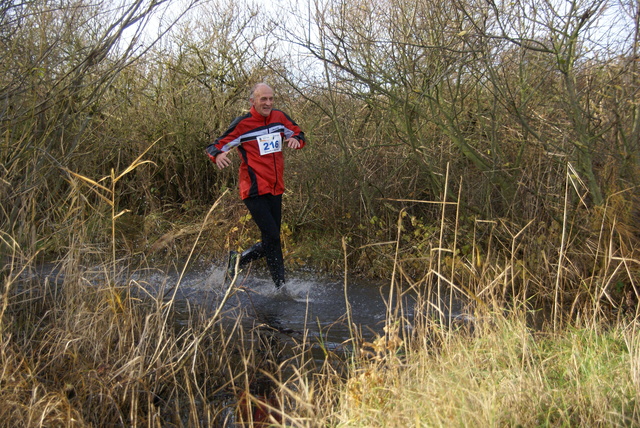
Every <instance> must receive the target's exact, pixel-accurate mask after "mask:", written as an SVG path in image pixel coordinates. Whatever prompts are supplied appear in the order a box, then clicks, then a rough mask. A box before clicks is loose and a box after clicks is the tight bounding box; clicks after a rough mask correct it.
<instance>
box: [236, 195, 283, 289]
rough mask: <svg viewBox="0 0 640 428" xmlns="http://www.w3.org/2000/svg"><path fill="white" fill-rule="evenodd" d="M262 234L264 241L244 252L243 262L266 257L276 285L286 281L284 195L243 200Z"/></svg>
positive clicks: (261, 196) (241, 261)
mask: <svg viewBox="0 0 640 428" xmlns="http://www.w3.org/2000/svg"><path fill="white" fill-rule="evenodd" d="M243 202H244V204H245V205H246V206H247V208H248V209H249V212H250V213H251V217H253V221H255V223H256V224H257V225H258V228H259V229H260V233H261V234H262V242H261V243H258V244H256V245H254V246H253V247H251V248H250V249H249V250H248V251H245V252H244V253H243V254H242V258H241V260H240V263H241V264H244V263H248V262H249V261H251V260H255V259H257V258H259V257H262V256H264V257H266V259H267V266H268V267H269V272H271V278H273V282H274V283H275V284H276V286H278V287H279V286H281V285H282V284H283V283H284V260H283V258H282V244H281V242H280V225H281V223H282V195H271V194H268V195H260V196H256V197H253V198H247V199H244V200H243Z"/></svg>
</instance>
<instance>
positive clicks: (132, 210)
mask: <svg viewBox="0 0 640 428" xmlns="http://www.w3.org/2000/svg"><path fill="white" fill-rule="evenodd" d="M125 3H126V4H124V5H123V6H121V7H119V8H116V9H115V10H112V9H111V3H109V2H100V1H98V2H94V3H88V2H85V1H83V0H80V1H78V2H75V3H64V2H56V1H48V0H47V1H25V2H21V3H16V2H3V3H2V4H1V5H0V10H2V15H1V16H2V18H0V46H1V49H0V54H1V55H2V61H0V69H1V73H0V120H1V123H0V130H1V137H2V142H1V145H0V154H1V155H2V158H3V162H2V170H1V172H0V180H1V181H0V202H1V209H0V261H2V274H1V277H2V280H3V284H2V306H1V311H0V335H1V342H0V363H1V364H0V366H1V367H2V369H1V373H0V403H3V404H0V424H2V423H4V422H3V421H11V422H13V421H20V423H22V424H23V425H25V426H38V425H47V426H56V425H77V426H83V425H95V426H98V425H104V424H107V425H151V424H155V423H156V422H157V423H162V422H159V421H164V423H166V421H169V420H170V421H171V423H173V424H175V425H177V426H179V425H180V424H185V425H190V426H196V425H198V424H200V425H203V426H206V425H208V424H214V423H220V418H221V417H222V418H223V417H224V415H222V416H221V413H222V412H223V411H222V410H221V407H219V406H218V405H219V404H220V402H221V401H220V399H219V395H218V394H219V393H220V391H231V390H233V391H235V392H237V391H243V392H241V393H244V392H246V391H248V390H249V386H248V385H249V383H250V382H248V381H245V380H244V379H248V378H249V377H251V375H256V376H257V375H259V374H264V373H263V372H262V370H263V369H264V367H263V366H262V365H261V364H259V363H258V362H256V358H258V356H260V355H264V352H263V350H256V349H242V348H241V349H236V348H235V347H233V346H231V345H230V343H231V341H232V339H231V338H232V337H235V336H234V335H235V334H239V335H242V334H254V332H253V331H252V332H250V333H246V332H244V331H242V329H240V328H239V327H238V326H235V327H234V328H232V329H231V331H223V330H222V329H221V328H220V327H219V325H217V324H216V323H215V318H212V319H207V317H208V316H210V315H211V314H201V313H199V312H197V311H195V312H193V314H192V320H191V321H190V324H189V325H188V327H186V328H185V329H184V330H182V331H174V330H172V329H171V328H169V327H168V326H169V325H171V323H170V322H169V317H170V316H171V314H172V313H173V311H172V304H173V303H172V301H171V300H170V301H169V302H168V303H167V302H166V301H165V300H163V297H164V295H163V293H160V294H158V295H153V296H151V295H147V294H146V292H145V291H144V287H142V286H139V284H136V283H135V282H134V281H132V280H131V279H129V278H126V274H124V272H125V271H128V270H129V268H131V270H135V268H138V267H140V266H141V265H142V266H147V265H152V266H153V265H156V266H164V265H166V264H167V263H168V264H178V262H176V260H185V259H187V260H192V259H193V258H195V257H199V256H202V257H205V258H207V259H211V260H214V259H219V258H221V257H222V256H223V255H224V254H225V253H226V251H227V250H228V249H229V247H230V246H236V245H240V246H242V245H243V244H244V243H246V242H249V235H251V234H253V233H255V231H253V230H252V229H251V228H249V226H248V225H249V223H247V221H246V220H247V219H246V217H244V216H245V214H246V213H245V211H244V209H243V207H242V205H241V204H240V203H239V202H238V201H237V195H236V190H235V187H236V182H235V180H236V179H235V173H234V171H232V170H225V171H223V172H219V171H217V170H216V169H215V168H212V166H211V165H210V163H209V160H208V159H207V158H206V156H204V154H203V149H204V147H205V146H206V145H207V143H208V141H209V140H210V139H211V137H212V136H215V135H218V134H219V133H220V132H222V131H223V130H224V127H225V126H226V125H227V124H228V123H229V121H230V120H231V119H232V118H233V117H235V116H236V115H237V114H238V113H240V112H241V111H243V110H244V109H245V108H246V107H247V97H248V92H247V91H248V89H249V88H250V86H251V85H252V84H253V83H255V82H257V81H260V80H265V81H268V82H269V83H270V84H271V85H272V86H273V87H274V88H275V90H276V94H277V102H278V104H279V106H280V107H282V108H283V109H284V110H286V111H288V112H289V113H291V115H292V116H293V117H294V119H295V120H296V121H297V122H298V123H299V124H300V125H301V127H302V128H303V129H304V130H305V131H306V134H307V136H308V138H309V141H310V144H309V145H308V147H306V148H305V150H302V151H300V152H299V153H295V154H291V155H290V156H289V157H288V159H287V161H288V171H287V174H288V176H287V180H288V183H287V184H288V191H287V193H286V194H285V219H284V221H285V223H286V224H285V225H284V230H285V237H284V238H285V251H286V253H287V259H288V261H289V263H291V267H292V268H293V267H295V266H299V265H300V264H312V265H313V266H314V267H316V268H318V269H326V270H329V271H331V272H332V273H339V272H343V271H348V272H349V273H351V274H356V273H357V274H367V275H374V276H377V277H381V278H386V279H388V280H390V281H391V282H392V283H393V285H394V286H395V285H397V286H399V287H401V289H404V288H405V287H410V288H412V289H414V290H419V291H420V292H421V293H424V297H425V298H428V297H430V296H432V295H433V294H434V293H438V294H439V293H441V292H443V290H455V291H456V292H457V293H459V294H461V295H464V296H466V297H467V298H468V299H469V301H471V302H472V306H474V307H476V306H477V308H480V307H485V310H486V308H487V307H489V308H490V309H495V307H494V306H493V305H496V306H497V307H500V308H515V307H524V308H526V309H536V310H538V309H541V308H544V309H545V310H549V313H550V315H551V318H549V320H551V325H552V329H553V330H556V329H560V328H563V327H564V326H565V325H567V324H571V323H573V322H576V320H582V321H584V319H585V317H586V318H588V319H589V320H590V321H592V322H593V324H589V325H596V324H598V323H599V322H601V321H610V320H617V321H621V320H626V321H629V320H631V321H629V322H631V323H634V322H636V317H637V311H638V298H639V294H638V293H639V290H638V280H639V279H640V278H639V275H638V273H639V271H640V262H639V261H638V260H639V259H640V257H639V255H638V244H639V242H638V240H639V238H640V230H639V228H638V224H640V205H639V200H640V192H639V190H638V186H639V185H640V182H639V180H640V109H639V106H638V101H637V100H638V89H639V87H640V86H639V84H638V82H639V79H640V75H639V70H638V64H639V62H638V55H639V53H638V45H639V42H640V40H639V37H640V36H639V35H640V30H639V28H638V16H639V15H640V10H639V9H638V5H637V4H633V3H632V2H620V3H619V4H618V3H617V2H599V1H587V2H584V3H581V2H569V3H567V4H566V5H565V6H563V7H566V9H562V10H560V9H554V4H553V3H544V4H539V2H533V1H532V2H524V3H523V2H520V3H517V4H516V5H514V4H510V5H506V4H504V5H501V4H498V3H495V2H492V1H490V2H475V1H473V0H471V1H467V0H461V1H455V2H452V3H442V2H435V1H431V0H419V1H414V2H407V1H402V0H358V1H355V2H338V1H329V2H325V3H320V2H312V3H313V4H312V3H310V4H309V10H308V11H304V12H300V13H299V14H298V15H296V14H294V13H291V14H288V15H286V16H287V17H288V20H287V23H286V25H280V24H281V23H282V19H281V16H282V14H284V13H285V12H284V11H281V12H280V13H281V15H280V18H279V17H278V16H272V15H269V12H267V11H259V10H257V9H256V10H254V8H249V7H244V6H241V5H234V4H233V3H232V2H225V3H224V4H223V3H219V4H214V3H209V2H207V3H203V4H201V5H200V6H199V7H198V8H197V9H196V8H193V9H192V6H193V5H186V6H185V8H186V9H187V10H188V9H192V12H193V13H194V15H192V16H191V17H190V19H189V20H184V21H180V20H179V19H178V18H180V17H181V15H180V12H176V11H173V13H176V15H175V16H176V19H177V23H174V22H171V23H169V24H168V26H167V27H162V25H167V24H166V23H164V24H160V25H161V26H160V27H159V32H158V38H155V37H150V35H151V34H152V32H151V30H150V28H152V26H151V25H150V24H149V22H153V21H149V20H150V19H151V18H152V17H154V16H157V15H156V14H159V13H160V12H161V8H162V7H164V6H165V4H164V3H162V2H160V3H158V2H153V1H145V0H132V1H130V2H125ZM533 11H535V13H536V14H535V16H532V15H531V13H532V12H533ZM608 13H615V14H614V15H613V16H615V17H616V20H613V21H611V20H609V21H607V20H606V19H601V18H603V17H604V16H605V15H606V14H608ZM165 16H170V14H168V15H165ZM624 19H627V21H624V22H623V20H624ZM604 22H612V24H611V27H610V28H608V30H607V29H606V28H604V29H602V28H600V26H603V25H605V24H603V23H604ZM629 23H631V24H629ZM145 25H147V27H146V30H145ZM169 29H171V31H168V30H169ZM164 30H167V33H166V34H165V33H163V31H164ZM160 36H162V37H160ZM212 207H213V208H212ZM343 244H344V247H343ZM46 262H50V263H53V264H55V265H56V266H57V268H58V269H59V270H60V272H61V274H62V275H61V276H60V280H59V281H58V282H57V283H52V282H50V280H46V281H44V280H39V279H38V278H39V277H38V276H37V275H30V274H31V273H33V272H34V271H35V270H37V269H38V268H39V266H41V265H42V264H43V263H46ZM87 266H99V268H97V270H98V271H99V272H98V273H99V275H98V274H96V273H95V272H91V271H90V269H89V268H87ZM121 278H125V279H121ZM87 282H91V283H92V284H93V285H94V286H92V287H86V284H87ZM230 290H231V288H230ZM134 291H135V292H134ZM232 292H235V291H233V290H232ZM141 296H143V297H141ZM427 312H429V313H433V312H431V311H427ZM489 312H490V311H489ZM435 313H436V314H437V311H435ZM436 318H437V316H436ZM211 320H213V321H211ZM390 322H391V320H390ZM425 322H427V321H425ZM428 322H430V321H428ZM428 322H427V323H428ZM425 328H427V327H425ZM427 329H428V328H427ZM256 331H257V330H256ZM390 331H391V330H390ZM255 334H258V333H255ZM390 334H391V333H390ZM445 336H446V334H445ZM447 337H448V336H447ZM635 337H636V336H635V334H634V335H633V338H634V339H633V340H631V341H630V343H632V345H629V346H628V349H629V352H630V353H632V354H633V352H635V360H633V361H637V343H636V342H634V341H635V340H636V339H635ZM386 339H387V340H389V339H390V338H389V337H387V338H386ZM616 340H617V339H616ZM258 342H259V341H258ZM385 343H387V344H388V342H385ZM394 343H395V342H394ZM402 343H407V340H406V338H403V340H402ZM527 343H529V342H527ZM616 343H617V342H616ZM304 346H305V345H304V344H302V345H301V347H303V348H304ZM376 346H377V345H376ZM381 346H382V345H381ZM385 346H386V345H385ZM212 347H215V348H216V349H217V348H218V347H219V348H220V349H222V350H223V352H221V353H211V352H209V351H208V350H210V349H211V348H212ZM383 348H384V346H383ZM391 348H392V349H391V350H393V346H392V347H391ZM381 349H382V348H381ZM388 351H389V349H387V348H385V349H384V352H383V353H384V354H385V355H386V354H387V353H388ZM541 354H543V353H541ZM304 355H305V354H304V352H303V351H301V352H300V354H297V356H296V357H295V358H294V359H292V360H289V361H288V362H290V363H291V366H293V367H294V368H293V369H291V370H294V371H296V370H297V372H296V373H298V374H299V376H298V377H295V381H291V382H292V383H296V382H297V383H296V386H295V387H293V386H291V385H290V384H288V383H287V382H285V381H284V380H282V379H270V380H269V382H272V383H273V384H279V385H282V384H284V385H287V386H288V388H289V389H285V390H286V391H288V392H287V393H286V394H285V393H282V392H281V395H280V396H279V397H277V399H276V398H273V397H267V398H268V400H271V401H270V402H271V406H272V407H277V406H280V407H281V408H288V409H296V410H295V411H296V412H297V413H296V415H297V417H298V419H296V420H295V421H292V420H283V423H294V422H295V424H297V425H305V424H306V422H308V425H312V422H309V421H311V420H312V419H313V418H314V417H318V415H319V414H321V413H322V412H321V411H320V410H319V406H322V405H326V404H327V402H330V401H332V400H334V397H330V398H327V400H328V401H327V402H324V401H322V399H320V398H318V397H317V396H314V392H313V391H314V390H313V382H311V381H309V379H310V378H306V377H305V376H304V375H303V373H302V372H304V370H303V368H306V367H307V366H306V365H305V364H307V363H308V361H306V360H304V358H306V357H305V356H304ZM632 356H633V355H632ZM298 358H299V360H298ZM258 359H259V358H258ZM267 359H268V358H267ZM284 367H285V365H282V366H280V367H279V370H284ZM287 367H288V366H287ZM333 369H334V367H332V366H331V365H328V366H326V367H322V368H321V370H320V372H323V371H324V372H325V374H326V373H328V372H331V370H333ZM636 371H637V370H636ZM275 372H279V371H278V370H275ZM248 373H250V374H248ZM378 375H379V373H375V374H374V375H372V376H373V377H369V378H367V377H366V376H367V375H366V372H363V373H359V374H358V375H357V376H356V377H354V378H352V380H351V381H350V383H348V384H347V388H351V389H354V388H355V389H356V390H357V388H361V385H364V384H368V383H371V382H377V380H376V376H378ZM243 376H244V378H243ZM358 376H359V377H360V380H359V381H358V380H357V379H358ZM634 376H636V378H635V382H636V384H635V386H636V388H637V386H638V382H637V373H635V372H634ZM267 377H268V376H267ZM291 379H294V377H292V378H291ZM331 379H332V382H333V381H334V380H335V381H336V382H339V381H338V380H337V379H336V378H331ZM353 379H356V380H353ZM307 381H309V382H310V383H305V382H307ZM383 381H384V380H383V379H380V382H383ZM358 382H360V383H358ZM320 383H322V382H320ZM329 383H331V382H329ZM329 383H322V385H323V386H322V388H328V386H327V385H329ZM367 387H370V386H367ZM636 391H637V390H636ZM325 392H326V391H325ZM351 394H352V396H353V395H354V394H355V395H357V391H356V393H353V392H351ZM257 395H258V394H257V393H256V394H254V395H252V396H249V397H248V398H247V397H246V396H244V397H245V398H247V399H248V400H251V399H252V398H251V397H253V398H255V396H257ZM625 397H626V396H625ZM267 398H265V400H266V401H268V400H267ZM352 398H353V397H352ZM243 399H244V398H243ZM316 399H317V401H314V400H316ZM323 399H324V397H323ZM554 399H555V398H554ZM222 401H224V400H222ZM212 403H215V404H212ZM517 405H518V406H521V405H522V403H518V404H517ZM216 406H218V407H216ZM261 406H263V408H264V409H266V410H265V411H264V412H263V413H270V412H271V413H273V412H272V410H273V409H269V407H268V406H267V407H264V405H263V404H261ZM314 406H315V407H314ZM625 406H626V404H625ZM636 406H637V405H636ZM623 407H624V406H623ZM632 407H633V405H632ZM186 408H188V409H189V410H188V411H183V410H184V409H186ZM633 409H634V410H633V411H632V412H630V413H626V414H625V413H624V412H622V413H623V416H622V418H621V419H620V420H621V421H626V420H627V419H624V418H631V419H632V420H635V421H636V422H637V420H638V419H637V410H635V407H633ZM292 414H293V413H292ZM184 415H187V416H186V417H185V416H184ZM629 415H631V416H629ZM281 416H282V415H280V416H278V417H281ZM553 416H554V417H556V416H557V415H553ZM181 417H182V419H180V418H181ZM358 417H360V416H358ZM305 418H307V419H305ZM327 418H328V420H334V421H335V420H336V419H331V418H332V416H331V415H329V416H327ZM338 419H339V418H338ZM556 420H559V421H565V422H568V423H570V422H571V421H574V420H575V421H579V422H581V423H583V422H585V420H583V419H581V418H576V419H571V418H568V419H563V417H562V416H558V419H556ZM305 421H306V422H305ZM529 421H531V420H529ZM588 421H593V419H588V420H587V422H588ZM11 422H7V424H9V425H11ZM619 423H621V424H623V423H626V422H619Z"/></svg>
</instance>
